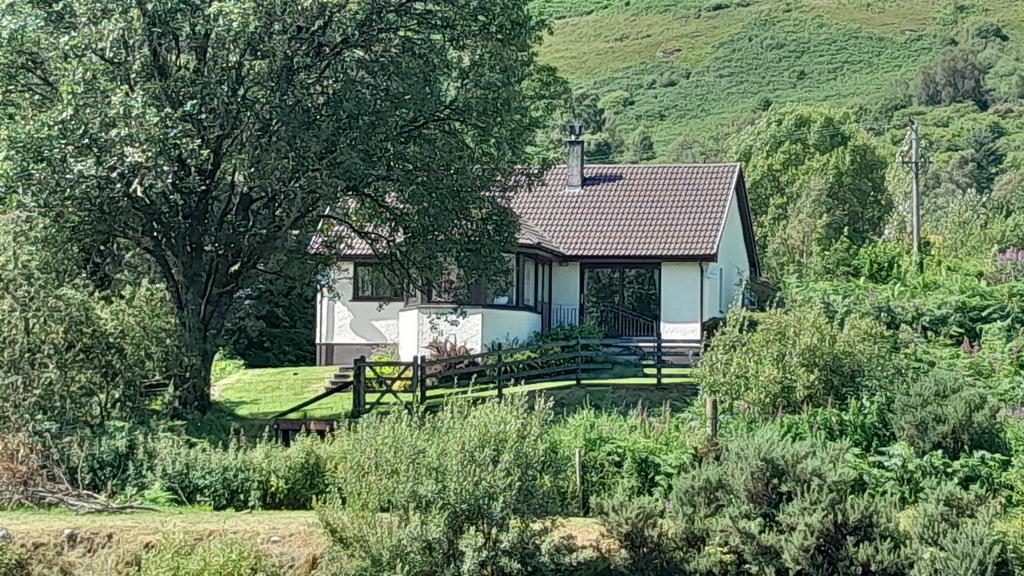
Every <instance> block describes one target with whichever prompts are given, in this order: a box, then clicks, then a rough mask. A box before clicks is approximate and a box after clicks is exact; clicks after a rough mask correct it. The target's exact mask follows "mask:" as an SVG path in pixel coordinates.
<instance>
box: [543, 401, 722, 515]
mask: <svg viewBox="0 0 1024 576" xmlns="http://www.w3.org/2000/svg"><path fill="white" fill-rule="evenodd" d="M550 436H551V438H552V442H553V443H554V445H555V446H556V448H557V450H558V454H559V458H560V459H561V460H562V461H564V462H572V461H573V459H574V458H575V451H576V450H577V449H579V450H580V451H581V455H582V460H581V467H582V473H583V479H582V480H583V502H582V507H583V510H582V511H583V512H586V511H587V510H588V509H589V503H590V501H592V500H595V499H603V498H610V497H612V496H614V495H615V494H617V493H620V492H621V493H626V494H633V495H637V496H641V495H652V496H658V497H662V498H663V497H665V496H666V495H667V494H668V492H669V491H670V489H671V486H672V480H673V478H675V476H676V474H678V473H679V471H680V470H681V469H682V468H683V467H684V466H686V465H689V464H691V463H692V462H693V461H694V460H695V459H696V457H697V453H698V451H699V450H700V448H701V445H702V444H703V442H704V438H705V437H704V434H703V432H702V431H701V430H700V429H698V428H697V427H696V426H694V425H693V424H692V422H691V421H690V420H689V419H684V418H680V417H672V416H671V414H670V413H669V412H668V411H667V410H666V411H665V412H664V413H663V414H661V415H660V416H658V417H655V416H651V415H649V414H648V413H647V412H646V411H644V410H641V409H637V410H636V411H634V412H632V413H630V414H628V415H619V414H610V413H602V412H598V411H595V410H593V409H589V408H586V409H581V410H578V411H576V412H575V413H573V414H571V415H569V416H567V417H566V418H565V419H564V420H562V421H560V422H558V423H556V424H555V425H554V426H553V427H552V429H551V431H550ZM564 489H565V490H566V492H567V493H568V494H573V493H574V491H575V486H574V485H567V486H565V488H564ZM573 510H574V511H578V509H577V508H575V507H574V508H573Z"/></svg>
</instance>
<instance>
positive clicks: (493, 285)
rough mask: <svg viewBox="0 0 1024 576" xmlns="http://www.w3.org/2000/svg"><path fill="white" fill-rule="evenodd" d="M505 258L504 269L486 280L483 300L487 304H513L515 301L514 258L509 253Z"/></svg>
mask: <svg viewBox="0 0 1024 576" xmlns="http://www.w3.org/2000/svg"><path fill="white" fill-rule="evenodd" d="M505 258H506V266H505V269H504V270H502V272H501V273H499V274H497V275H495V277H493V278H491V279H490V280H489V281H488V282H487V291H486V295H485V300H484V301H485V303H487V304H493V305H496V306H514V305H515V303H516V260H515V258H514V257H513V256H511V255H506V256H505Z"/></svg>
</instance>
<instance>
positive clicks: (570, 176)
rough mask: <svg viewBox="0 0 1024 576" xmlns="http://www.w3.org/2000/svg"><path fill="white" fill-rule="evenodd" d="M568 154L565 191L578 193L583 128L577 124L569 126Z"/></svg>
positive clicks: (580, 174)
mask: <svg viewBox="0 0 1024 576" xmlns="http://www.w3.org/2000/svg"><path fill="white" fill-rule="evenodd" d="M566 144H567V145H568V154H567V160H566V172H565V189H566V190H569V191H574V192H575V191H579V190H582V189H583V126H582V125H580V124H578V123H572V124H570V125H569V140H567V141H566Z"/></svg>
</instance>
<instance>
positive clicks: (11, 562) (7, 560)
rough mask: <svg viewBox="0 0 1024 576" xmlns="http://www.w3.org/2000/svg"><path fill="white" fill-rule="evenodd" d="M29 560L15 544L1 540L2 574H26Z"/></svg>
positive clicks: (13, 575) (0, 570)
mask: <svg viewBox="0 0 1024 576" xmlns="http://www.w3.org/2000/svg"><path fill="white" fill-rule="evenodd" d="M28 573H29V566H28V561H27V560H26V559H25V557H24V556H23V555H22V554H21V552H20V551H19V550H18V549H17V548H15V547H14V545H13V544H10V543H7V542H3V541H0V576H24V575H25V574H28Z"/></svg>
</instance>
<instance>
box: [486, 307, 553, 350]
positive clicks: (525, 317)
mask: <svg viewBox="0 0 1024 576" xmlns="http://www.w3.org/2000/svg"><path fill="white" fill-rule="evenodd" d="M482 313H483V332H482V333H481V338H480V342H481V344H483V346H484V347H487V348H490V346H491V344H493V343H495V342H498V343H502V344H503V343H505V342H508V341H510V340H519V342H520V344H523V343H525V342H526V340H529V339H530V338H531V337H532V336H533V335H534V334H536V333H537V332H540V314H537V313H536V312H530V311H528V310H499V309H496V308H485V309H483V310H482Z"/></svg>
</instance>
